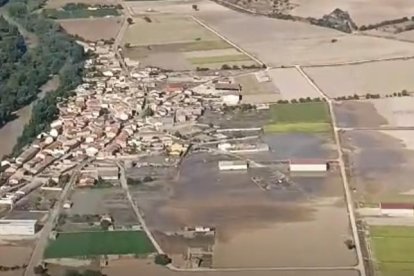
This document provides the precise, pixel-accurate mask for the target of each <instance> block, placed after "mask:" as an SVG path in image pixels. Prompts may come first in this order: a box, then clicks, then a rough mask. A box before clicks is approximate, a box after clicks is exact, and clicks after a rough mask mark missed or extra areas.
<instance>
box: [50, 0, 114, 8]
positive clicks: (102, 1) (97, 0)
mask: <svg viewBox="0 0 414 276" xmlns="http://www.w3.org/2000/svg"><path fill="white" fill-rule="evenodd" d="M69 3H84V4H89V5H117V4H119V2H118V1H117V0H48V1H47V2H46V8H48V9H56V8H61V7H63V6H65V5H66V4H69Z"/></svg>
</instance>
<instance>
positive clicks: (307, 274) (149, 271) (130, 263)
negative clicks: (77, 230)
mask: <svg viewBox="0 0 414 276" xmlns="http://www.w3.org/2000/svg"><path fill="white" fill-rule="evenodd" d="M135 271H140V272H141V273H142V274H143V275H146V276H160V275H163V276H252V275H254V276H358V275H359V273H358V272H357V271H353V270H342V271H340V270H337V271H335V270H332V271H317V270H316V271H254V272H252V271H233V272H231V271H226V272H214V271H210V272H209V271H199V272H175V271H171V270H168V269H167V268H165V267H162V266H158V265H154V264H153V261H152V260H140V259H121V260H116V261H110V262H109V266H107V267H105V268H104V270H103V273H104V274H105V275H108V276H135V275H136V272H135Z"/></svg>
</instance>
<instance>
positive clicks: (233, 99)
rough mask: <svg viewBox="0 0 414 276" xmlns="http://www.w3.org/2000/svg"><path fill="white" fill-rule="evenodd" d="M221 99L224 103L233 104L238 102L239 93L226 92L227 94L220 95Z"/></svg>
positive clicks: (239, 98)
mask: <svg viewBox="0 0 414 276" xmlns="http://www.w3.org/2000/svg"><path fill="white" fill-rule="evenodd" d="M221 100H222V102H223V104H225V105H228V106H235V105H237V104H238V103H239V102H240V100H241V97H240V95H237V94H227V95H223V96H221Z"/></svg>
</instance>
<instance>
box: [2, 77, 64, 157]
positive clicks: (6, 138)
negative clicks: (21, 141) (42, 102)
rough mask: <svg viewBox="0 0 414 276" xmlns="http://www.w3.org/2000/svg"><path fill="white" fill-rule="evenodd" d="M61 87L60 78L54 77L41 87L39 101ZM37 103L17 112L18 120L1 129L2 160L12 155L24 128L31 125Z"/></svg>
mask: <svg viewBox="0 0 414 276" xmlns="http://www.w3.org/2000/svg"><path fill="white" fill-rule="evenodd" d="M58 86H59V78H58V77H53V78H52V79H50V80H49V81H48V82H47V83H46V84H45V85H43V86H42V87H41V92H40V93H39V94H38V99H41V98H43V97H44V96H45V95H46V93H48V92H50V91H53V90H55V89H56V88H57V87H58ZM34 103H35V102H33V103H32V104H30V105H27V106H25V107H23V108H21V109H19V110H18V111H16V115H17V118H16V119H14V120H13V121H10V122H8V123H7V124H6V125H4V126H3V127H2V128H0V141H1V142H0V159H1V158H2V157H3V156H4V155H5V154H10V153H11V151H12V150H13V147H14V145H15V144H16V141H17V138H19V136H20V135H21V134H22V132H23V129H24V126H25V125H26V124H27V123H29V121H30V118H31V116H32V107H33V105H34Z"/></svg>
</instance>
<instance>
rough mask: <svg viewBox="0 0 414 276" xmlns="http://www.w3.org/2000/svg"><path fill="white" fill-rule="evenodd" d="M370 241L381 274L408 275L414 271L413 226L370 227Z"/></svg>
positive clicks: (389, 275) (392, 275)
mask: <svg viewBox="0 0 414 276" xmlns="http://www.w3.org/2000/svg"><path fill="white" fill-rule="evenodd" d="M370 234H371V238H370V239H371V243H372V248H373V251H374V257H375V261H376V262H377V264H378V266H379V269H380V271H381V275H384V276H408V275H413V273H414V261H413V259H414V228H413V227H403V226H375V227H370Z"/></svg>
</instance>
